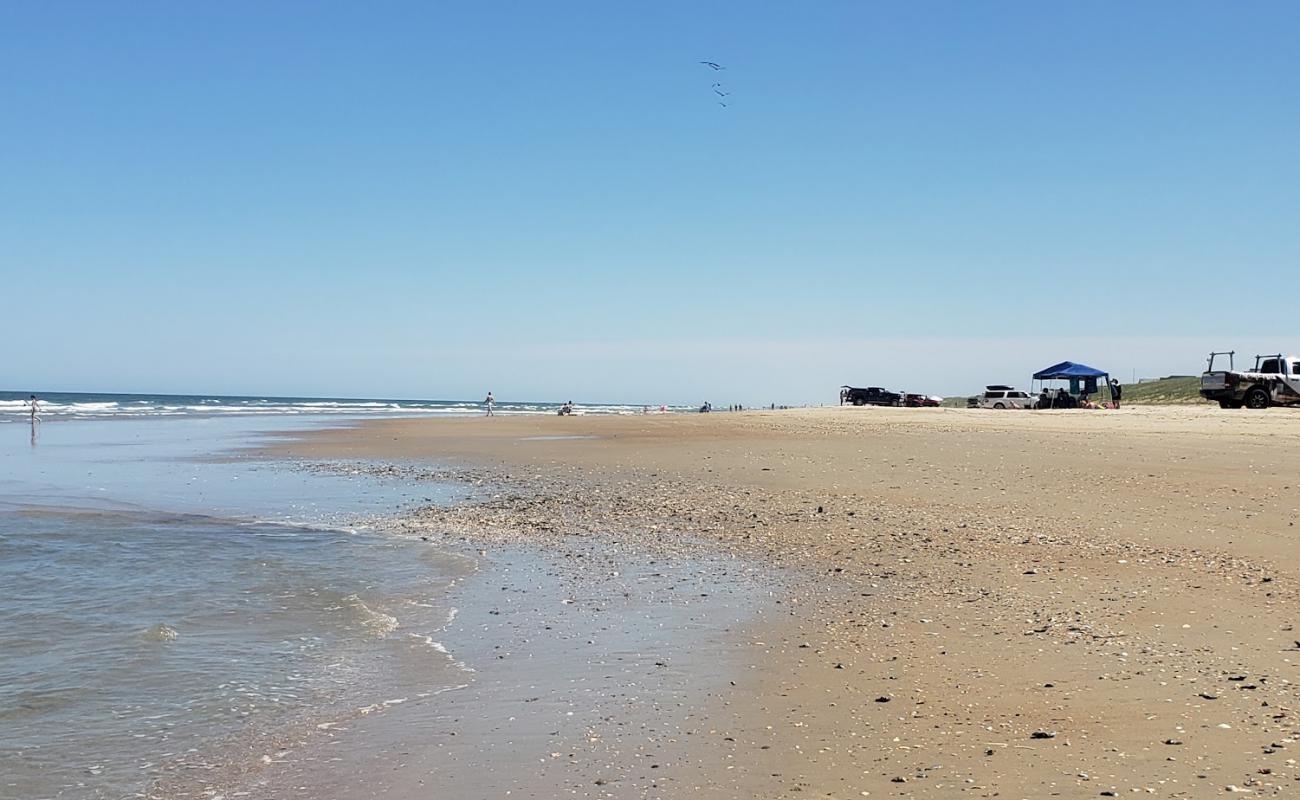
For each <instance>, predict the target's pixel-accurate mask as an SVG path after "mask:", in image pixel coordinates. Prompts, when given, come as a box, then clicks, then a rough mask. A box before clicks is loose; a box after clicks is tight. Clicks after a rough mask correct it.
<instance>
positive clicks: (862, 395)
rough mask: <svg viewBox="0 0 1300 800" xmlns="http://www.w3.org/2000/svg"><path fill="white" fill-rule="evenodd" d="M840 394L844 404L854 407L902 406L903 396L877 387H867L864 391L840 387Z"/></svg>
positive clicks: (850, 387) (851, 387)
mask: <svg viewBox="0 0 1300 800" xmlns="http://www.w3.org/2000/svg"><path fill="white" fill-rule="evenodd" d="M840 388H841V389H843V392H841V394H842V395H843V397H844V402H846V403H852V404H853V405H855V406H900V405H902V404H903V396H902V395H901V394H899V393H898V392H891V391H889V390H888V389H881V388H880V387H879V386H869V387H867V388H866V389H858V388H855V387H853V386H842V387H840Z"/></svg>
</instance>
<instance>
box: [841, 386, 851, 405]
mask: <svg viewBox="0 0 1300 800" xmlns="http://www.w3.org/2000/svg"><path fill="white" fill-rule="evenodd" d="M848 399H849V390H848V389H840V405H844V404H845V403H846V402H848Z"/></svg>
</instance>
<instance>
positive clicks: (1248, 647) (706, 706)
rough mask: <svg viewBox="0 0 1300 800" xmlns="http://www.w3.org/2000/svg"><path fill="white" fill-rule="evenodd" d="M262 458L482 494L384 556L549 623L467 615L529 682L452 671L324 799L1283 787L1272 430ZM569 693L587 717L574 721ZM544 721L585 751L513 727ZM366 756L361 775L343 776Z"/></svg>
mask: <svg viewBox="0 0 1300 800" xmlns="http://www.w3.org/2000/svg"><path fill="white" fill-rule="evenodd" d="M275 454H276V455H278V456H290V457H293V458H296V459H299V460H302V461H304V462H306V463H308V464H311V465H315V466H314V467H313V468H317V469H335V468H344V466H343V465H354V464H355V463H356V462H358V461H362V462H365V463H366V464H367V465H368V466H367V467H366V468H367V469H372V470H379V471H383V470H390V471H393V472H394V473H400V474H402V475H403V476H404V477H407V478H414V479H420V478H422V477H424V478H429V479H437V480H453V481H456V482H459V483H461V484H463V485H466V486H469V487H471V489H470V490H468V491H467V492H466V496H465V498H464V500H463V501H462V502H458V503H455V504H453V505H451V506H432V507H428V508H422V509H419V510H416V511H413V512H411V513H410V514H407V515H405V516H403V517H401V518H399V519H397V520H394V521H393V522H392V523H391V526H392V528H393V530H395V531H397V532H399V533H401V534H403V535H410V536H424V537H428V538H429V539H430V540H431V541H435V542H439V543H441V544H449V543H454V544H456V545H458V546H460V547H464V548H469V549H474V550H477V551H478V552H480V553H481V554H483V555H484V556H485V557H486V558H487V561H486V564H485V567H484V570H485V574H486V575H487V576H488V577H487V578H485V580H484V581H483V586H486V585H489V584H491V583H493V582H494V581H495V582H500V583H501V586H500V587H498V588H495V591H497V592H498V594H500V593H501V592H507V591H515V590H517V589H519V587H521V586H531V587H534V589H535V591H536V592H538V595H537V596H536V597H530V598H528V600H527V604H528V606H529V608H530V609H531V611H532V613H531V615H528V614H525V615H523V616H516V617H515V618H514V622H515V623H516V628H514V629H512V631H513V632H512V633H510V634H509V635H507V632H506V631H505V629H503V628H501V627H500V626H502V625H506V624H508V623H506V622H505V621H504V620H503V619H502V617H501V615H500V614H499V613H498V614H492V613H491V612H492V611H493V610H496V611H498V612H500V610H501V609H500V606H501V604H500V603H499V602H497V603H476V604H471V607H473V608H476V609H478V610H477V611H474V612H467V613H477V614H480V615H482V618H481V619H478V620H475V621H473V622H472V623H468V622H462V625H463V628H462V631H463V632H464V631H469V632H473V631H477V636H476V637H474V636H471V637H469V639H474V640H475V641H477V644H470V643H469V640H468V639H462V643H463V646H464V647H465V648H468V649H473V648H474V647H478V648H480V649H483V648H486V647H487V646H488V644H489V643H492V642H495V644H493V645H492V646H493V647H499V646H501V645H502V643H503V642H506V641H507V640H508V639H509V636H514V637H516V639H515V640H514V644H512V645H509V647H510V648H513V651H514V652H521V648H522V650H527V651H528V652H530V653H532V652H534V651H536V653H539V654H540V653H545V654H546V659H545V660H541V657H540V655H539V656H538V660H534V661H533V662H532V664H531V666H522V667H521V664H520V663H519V662H518V661H517V660H515V659H511V658H490V657H488V658H485V657H484V656H485V652H490V650H486V651H485V652H478V653H469V654H462V655H466V661H467V663H470V664H472V665H473V666H474V668H475V669H476V670H477V675H476V677H475V679H474V681H473V683H474V684H475V685H476V687H477V688H475V686H471V687H470V688H469V689H467V690H465V691H463V692H457V693H452V694H449V695H448V696H447V699H446V702H445V703H442V704H441V705H440V709H441V710H440V711H439V716H438V718H437V719H436V720H430V719H427V718H426V719H424V720H423V721H422V722H420V721H419V720H414V719H411V718H407V719H406V722H405V723H403V725H402V726H394V725H392V724H389V725H388V727H387V729H386V730H387V732H382V731H378V730H376V731H370V732H368V733H366V735H364V736H361V735H354V737H353V739H352V740H351V742H352V744H351V745H350V746H348V747H346V748H336V752H335V753H334V754H333V755H332V756H329V757H324V755H322V756H320V757H319V758H317V759H316V760H315V761H313V762H311V763H313V764H315V766H313V768H312V770H311V772H312V775H313V779H314V780H315V781H317V783H316V784H315V785H317V786H319V785H320V783H319V782H320V781H324V782H325V783H326V784H328V785H331V786H334V787H335V788H336V789H337V791H336V792H335V794H334V796H340V797H348V796H357V797H361V796H372V795H373V794H376V793H377V790H376V787H378V786H380V785H381V784H380V783H378V782H377V781H378V780H379V775H380V773H382V787H383V789H384V791H386V792H387V793H388V794H387V796H390V797H408V796H409V797H414V796H423V795H421V794H419V792H420V791H421V789H420V787H422V786H426V785H428V784H426V783H425V781H426V780H432V779H433V778H435V777H436V779H437V781H438V783H439V785H441V786H442V787H443V789H444V790H445V791H447V792H448V793H449V794H448V796H466V797H469V796H501V795H502V793H504V792H505V791H512V792H513V796H526V797H555V796H561V795H563V796H575V797H662V798H675V797H737V798H739V797H778V796H820V797H837V798H849V797H864V796H869V797H912V796H918V797H924V796H932V797H950V796H955V795H957V794H958V793H964V794H965V795H968V796H973V797H995V796H996V797H1017V798H1019V797H1024V798H1037V797H1055V796H1060V797H1097V796H1128V795H1129V794H1132V793H1142V794H1151V795H1154V796H1157V797H1204V796H1207V795H1213V794H1219V793H1246V792H1250V793H1254V794H1260V795H1271V794H1286V793H1287V792H1288V787H1289V786H1291V785H1293V783H1294V782H1295V781H1296V780H1297V779H1300V769H1298V768H1297V765H1296V762H1295V757H1294V755H1293V753H1294V752H1300V744H1296V741H1297V739H1298V738H1300V737H1297V736H1296V734H1295V732H1294V731H1295V721H1296V717H1295V715H1296V713H1297V712H1296V711H1295V710H1293V709H1294V707H1295V705H1296V703H1297V702H1298V701H1300V699H1298V698H1297V697H1296V688H1295V685H1294V684H1293V681H1294V680H1296V679H1297V669H1296V668H1297V665H1298V664H1300V632H1296V631H1294V629H1293V627H1294V623H1295V621H1296V620H1295V610H1296V600H1297V592H1296V585H1297V583H1296V581H1297V578H1300V568H1298V567H1297V566H1296V563H1295V559H1294V557H1293V553H1294V551H1295V546H1296V544H1297V537H1300V533H1298V532H1297V530H1296V527H1295V525H1294V521H1295V519H1296V518H1297V516H1298V515H1300V492H1298V491H1297V482H1300V414H1297V413H1294V412H1290V411H1286V410H1272V411H1268V412H1247V411H1222V410H1219V409H1217V408H1205V407H1179V408H1172V407H1169V408H1161V407H1152V408H1133V409H1127V408H1126V409H1124V410H1122V411H1119V412H1099V411H1098V412H1088V411H1074V412H1023V413H1022V412H989V411H973V410H972V411H968V410H955V409H875V408H851V407H850V408H827V409H810V410H795V411H780V412H744V413H715V414H710V415H663V416H657V415H651V416H626V417H605V418H596V417H571V418H560V417H513V418H511V417H497V418H492V419H486V418H466V419H444V420H382V421H371V422H366V423H364V424H362V425H360V426H358V427H355V428H347V429H339V430H331V431H323V432H315V433H311V434H308V435H305V436H297V437H294V438H292V439H289V440H286V441H285V442H284V443H283V444H282V445H280V446H277V447H276V448H275ZM387 465H391V466H387ZM521 552H525V553H530V554H532V555H530V556H529V558H530V559H533V560H531V561H529V562H528V563H529V564H530V565H531V566H528V567H527V568H526V569H525V568H523V567H521V566H520V565H519V562H518V559H519V557H520V556H519V554H520V553H521ZM503 569H504V570H505V571H504V572H501V570H503ZM493 570H498V572H497V573H495V575H494V573H493ZM530 570H531V572H530ZM524 574H530V575H533V578H520V576H521V575H524ZM501 575H511V576H513V577H511V578H510V579H509V580H506V581H504V582H503V581H497V578H498V577H500V576H501ZM541 575H546V576H549V578H548V580H545V581H543V580H540V579H539V578H538V576H541ZM629 576H637V577H636V579H630V578H629ZM516 579H517V580H516ZM710 586H719V587H725V588H726V591H725V592H722V593H721V594H720V596H714V593H713V592H711V591H710V590H709V587H710ZM545 587H549V588H545ZM483 590H484V589H483V587H482V586H481V587H480V589H477V590H476V591H483ZM547 593H549V594H547ZM543 596H545V597H546V599H545V600H543V599H542V598H543ZM688 597H689V598H690V600H689V601H688V600H687V598H688ZM572 598H586V600H585V601H584V602H572ZM566 600H569V601H570V602H568V603H566V602H565V601H566ZM516 608H518V607H517V606H516ZM539 609H544V612H543V611H539ZM653 609H658V611H650V610H653ZM507 616H509V615H507ZM542 618H546V619H550V620H551V621H550V623H548V625H547V626H542V628H541V629H535V626H536V625H537V622H538V620H539V619H542ZM646 620H651V621H652V622H651V624H649V625H648V626H647V625H646V624H644V623H646ZM518 624H524V627H525V629H524V630H520V629H518V627H517V625H518ZM551 625H553V626H555V630H562V631H564V634H563V635H559V634H553V632H552V631H551V629H550V627H549V626H551ZM474 626H477V627H474ZM493 626H496V627H493ZM597 629H598V630H600V631H602V635H601V636H600V637H597V636H594V635H592V633H591V631H593V630H597ZM655 630H657V631H658V633H654V631H655ZM648 631H649V632H648ZM519 637H522V640H523V641H525V642H527V643H528V644H526V645H524V644H521V643H520V641H519ZM584 642H585V644H584ZM611 642H613V644H611ZM659 642H674V643H681V642H686V643H687V645H688V650H687V651H686V652H670V653H664V652H661V651H658V650H656V649H655V646H656V643H659ZM455 643H456V639H455V638H454V637H453V638H452V639H450V640H449V645H450V646H451V647H452V650H453V652H455ZM592 647H604V648H605V649H602V650H601V653H602V655H601V656H600V657H598V658H593V657H592V656H591V653H592V652H593V651H592V650H591V649H590V648H592ZM634 653H635V654H637V657H636V658H633V657H632V654H634ZM620 658H622V659H631V661H632V662H635V664H636V665H637V666H636V668H635V669H629V668H628V667H627V664H628V663H631V662H629V661H627V660H624V661H619V659H620ZM592 664H602V665H604V666H603V667H600V668H596V669H594V671H593V669H592V667H591V665H592ZM539 665H545V666H544V667H543V668H541V669H538V666H539ZM613 665H621V666H619V667H617V668H615V667H614V666H613ZM575 679H580V680H579V683H582V684H583V685H585V686H586V687H588V688H589V689H591V691H589V692H585V693H581V699H580V700H577V701H575V699H574V695H573V693H574V692H575V691H577V686H578V684H575V683H574V680H575ZM583 682H585V683H583ZM529 684H531V685H533V686H534V687H536V691H534V692H532V693H531V694H530V693H529V692H527V691H525V689H524V688H522V687H524V686H525V685H529ZM561 692H563V693H566V694H565V695H564V696H565V697H567V698H568V701H570V702H577V703H578V705H579V706H580V707H581V708H580V713H581V715H583V716H584V717H586V718H587V720H588V721H587V724H585V726H583V727H581V728H580V729H579V728H573V729H566V728H563V727H561V726H552V725H550V724H549V722H548V721H547V720H548V719H549V718H548V717H546V716H545V715H542V716H541V717H537V716H534V717H531V718H530V717H529V716H527V715H528V714H530V713H533V712H532V711H531V710H530V708H532V709H535V708H537V707H538V705H539V704H540V705H547V704H548V703H551V704H552V705H554V704H553V701H554V700H555V698H556V697H558V696H559V694H557V693H561ZM530 697H532V699H531V700H530V699H529V698H530ZM538 698H544V699H541V700H538ZM545 698H550V700H547V699H545ZM562 707H563V706H555V707H553V708H552V709H551V710H552V711H556V710H557V709H558V708H562ZM570 707H571V706H570ZM386 716H387V718H388V719H390V720H395V719H399V717H398V716H397V715H386ZM494 720H495V721H496V722H497V723H499V724H497V725H496V727H493V721H494ZM506 720H514V721H515V722H514V723H511V724H506ZM522 720H530V721H529V722H528V723H527V724H525V722H523V721H522ZM417 723H419V724H417ZM515 723H517V724H515ZM421 724H423V725H425V726H429V725H435V724H436V727H437V731H436V732H431V731H429V730H422V729H421V727H420V726H421ZM379 727H381V728H382V727H383V726H382V725H380V726H379ZM503 731H508V733H503ZM381 740H382V741H384V742H386V747H385V748H382V749H383V751H384V753H385V754H386V755H385V756H384V757H383V758H382V759H378V758H377V756H375V754H374V752H372V751H373V750H374V748H373V747H372V748H371V749H370V750H367V749H366V747H365V746H364V745H362V744H361V743H363V742H371V743H372V744H373V743H374V742H376V741H381ZM507 740H508V741H509V742H510V744H509V746H508V747H507V746H504V745H503V744H502V743H503V742H504V741H507ZM489 743H490V745H489ZM320 747H323V748H324V749H323V750H322V751H321V752H322V753H328V745H320ZM343 750H346V751H347V752H349V753H352V754H353V755H352V756H349V755H346V754H341V753H340V752H338V751H343ZM503 750H505V751H508V752H503ZM395 751H396V752H400V753H401V754H402V755H401V756H400V757H395V756H394V755H393V753H394V752H395ZM366 752H370V753H371V757H370V758H369V760H367V758H365V757H363V755H358V754H364V753H366ZM299 763H304V762H303V761H302V760H301V759H300V760H299ZM331 765H333V766H331ZM359 771H360V774H364V775H366V776H367V778H366V779H365V780H359V779H358V778H357V777H356V776H357V775H358V774H359ZM294 777H298V778H300V777H301V776H290V775H289V771H286V773H285V775H284V776H281V777H279V778H276V777H275V776H272V777H271V778H268V780H270V781H271V783H270V784H269V785H280V786H284V787H288V786H292V785H305V784H303V782H302V781H301V780H298V781H297V783H295V780H294ZM276 781H281V782H280V783H279V784H277V783H276ZM304 791H305V790H304ZM290 794H292V792H289V791H287V790H286V791H282V792H278V793H277V794H276V796H289V795H290ZM303 796H306V795H305V794H304V795H303Z"/></svg>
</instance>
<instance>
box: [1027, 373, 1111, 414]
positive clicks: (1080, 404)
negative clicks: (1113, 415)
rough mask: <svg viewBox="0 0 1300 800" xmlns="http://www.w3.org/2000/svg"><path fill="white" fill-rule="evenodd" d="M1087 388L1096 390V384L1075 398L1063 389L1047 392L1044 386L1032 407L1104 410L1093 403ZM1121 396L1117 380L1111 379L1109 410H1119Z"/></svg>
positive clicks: (1101, 404)
mask: <svg viewBox="0 0 1300 800" xmlns="http://www.w3.org/2000/svg"><path fill="white" fill-rule="evenodd" d="M1089 388H1092V389H1093V390H1096V388H1097V386H1096V383H1095V382H1093V383H1092V386H1091V387H1087V386H1085V387H1084V390H1083V391H1082V392H1080V393H1079V396H1078V397H1077V398H1076V397H1075V396H1074V395H1072V394H1070V393H1069V392H1068V391H1066V390H1065V389H1055V390H1053V391H1051V392H1049V391H1048V390H1047V387H1046V386H1044V387H1043V391H1042V392H1041V393H1040V394H1039V395H1038V402H1037V403H1036V404H1035V405H1034V408H1037V409H1049V408H1105V407H1106V406H1105V404H1103V403H1096V402H1093V400H1092V395H1091V392H1089V391H1088V389H1089ZM1123 394H1124V388H1123V387H1122V386H1120V384H1119V380H1117V379H1115V378H1111V379H1110V399H1111V404H1110V408H1119V401H1120V397H1121V396H1122V395H1123Z"/></svg>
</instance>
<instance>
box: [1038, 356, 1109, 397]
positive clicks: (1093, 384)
mask: <svg viewBox="0 0 1300 800" xmlns="http://www.w3.org/2000/svg"><path fill="white" fill-rule="evenodd" d="M1108 378H1110V375H1109V373H1106V372H1102V371H1101V370H1099V369H1097V368H1096V367H1090V366H1088V365H1087V364H1076V363H1075V362H1073V361H1062V362H1061V363H1059V364H1053V365H1052V366H1050V367H1047V368H1046V369H1040V370H1039V371H1038V372H1035V373H1034V380H1036V381H1056V380H1066V381H1069V382H1070V394H1079V393H1080V389H1082V390H1083V393H1084V394H1093V393H1094V392H1096V391H1097V381H1098V379H1100V380H1101V382H1102V383H1103V384H1105V386H1106V389H1107V390H1108V391H1109V392H1110V399H1111V402H1112V403H1113V402H1114V401H1115V390H1114V389H1112V388H1111V386H1110V381H1109V380H1108ZM1081 384H1082V385H1081Z"/></svg>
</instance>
